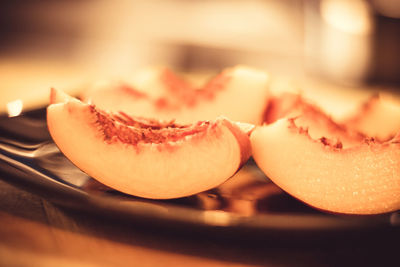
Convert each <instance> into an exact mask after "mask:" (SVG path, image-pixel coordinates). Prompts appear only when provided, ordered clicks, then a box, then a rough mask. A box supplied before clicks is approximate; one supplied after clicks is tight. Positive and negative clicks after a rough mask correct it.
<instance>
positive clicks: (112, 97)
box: [82, 66, 269, 124]
mask: <svg viewBox="0 0 400 267" xmlns="http://www.w3.org/2000/svg"><path fill="white" fill-rule="evenodd" d="M141 76H142V77H139V78H137V79H136V80H138V81H137V82H134V83H133V84H134V85H133V86H127V85H124V84H108V85H103V86H100V87H97V88H95V89H92V90H89V91H88V92H86V94H84V95H83V97H82V99H83V100H84V101H85V102H89V103H93V104H95V105H96V106H98V107H99V108H101V109H105V110H109V111H114V112H118V111H123V112H125V113H127V114H130V115H134V116H145V117H152V118H157V119H162V120H171V119H175V120H176V121H177V122H179V123H193V122H196V121H199V120H213V119H215V118H216V117H218V116H226V117H228V118H229V119H231V120H234V121H241V122H246V123H252V124H260V123H261V122H262V116H263V112H264V110H265V106H266V102H267V98H268V85H269V77H268V75H267V74H266V73H265V72H264V71H259V70H255V69H251V68H247V67H243V66H237V67H235V68H230V69H226V70H224V71H222V72H221V73H220V74H218V75H217V76H215V77H214V78H213V79H211V80H209V81H208V82H207V83H205V84H204V85H203V86H200V87H197V86H195V85H193V84H192V83H191V82H188V81H186V80H185V79H183V78H181V77H180V76H178V75H176V74H174V73H173V72H171V71H169V70H167V69H152V70H149V71H148V72H143V73H142V75H141ZM139 80H140V81H139Z"/></svg>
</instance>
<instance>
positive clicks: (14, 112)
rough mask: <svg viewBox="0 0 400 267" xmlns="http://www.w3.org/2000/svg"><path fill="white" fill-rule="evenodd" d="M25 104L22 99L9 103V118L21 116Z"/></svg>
mask: <svg viewBox="0 0 400 267" xmlns="http://www.w3.org/2000/svg"><path fill="white" fill-rule="evenodd" d="M23 106H24V105H23V102H22V100H21V99H17V100H14V101H11V102H8V103H7V112H8V116H9V117H15V116H18V115H19V114H21V112H22V108H23Z"/></svg>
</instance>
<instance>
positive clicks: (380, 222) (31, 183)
mask: <svg viewBox="0 0 400 267" xmlns="http://www.w3.org/2000/svg"><path fill="white" fill-rule="evenodd" d="M0 177H1V178H2V179H5V180H6V181H7V182H9V183H13V184H15V185H18V186H20V187H22V188H24V189H25V190H28V191H31V192H33V193H36V194H38V195H40V196H42V197H44V198H46V199H48V200H49V201H52V202H54V203H56V204H58V205H62V206H65V207H69V208H73V209H79V210H82V211H85V212H90V214H93V215H95V214H96V215H100V216H106V217H108V218H113V219H118V220H124V221H128V222H132V223H138V224H145V225H146V226H149V225H150V226H154V227H167V228H171V229H180V230H186V231H190V232H191V233H194V232H198V233H202V234H203V233H207V234H210V233H212V234H213V235H222V236H227V235H229V236H230V237H241V238H243V237H245V238H250V239H251V238H266V237H268V238H273V237H275V238H279V239H282V238H283V239H290V240H293V239H295V238H296V237H297V236H299V237H301V238H304V236H307V237H308V238H309V239H310V237H315V238H317V239H321V238H327V237H335V236H338V234H341V235H346V236H350V235H352V234H353V235H354V234H357V235H359V234H360V232H368V233H371V232H374V233H377V232H388V233H392V231H394V230H395V231H396V232H398V229H399V228H400V227H399V225H400V219H399V216H400V215H399V212H394V213H390V214H383V215H377V216H343V215H335V214H327V213H323V212H320V211H317V210H315V209H313V208H311V207H309V206H307V205H305V204H303V203H302V202H300V201H298V200H296V199H294V198H292V197H291V196H289V195H288V194H286V193H285V192H283V191H282V190H281V189H280V188H278V187H277V186H275V185H274V184H273V183H272V182H270V181H269V180H268V178H267V177H265V176H264V175H263V174H262V172H261V171H260V170H259V169H258V168H257V166H256V165H255V164H254V162H253V161H251V160H250V161H249V162H248V163H247V164H246V165H245V166H244V168H242V170H241V171H240V172H238V174H236V175H235V176H234V177H233V178H231V179H230V180H229V181H228V182H226V183H224V184H223V185H221V186H219V187H218V188H215V189H213V190H210V191H207V192H203V193H200V194H197V195H193V196H190V197H185V198H179V199H174V200H147V199H142V198H137V197H133V196H129V195H126V194H123V193H120V192H117V191H115V190H112V189H110V188H108V187H106V186H104V185H102V184H100V183H98V182H96V181H95V180H93V179H92V178H90V177H89V176H87V175H86V174H85V173H83V172H82V171H80V170H79V169H78V168H76V167H75V166H74V165H73V164H72V163H71V162H70V161H69V160H68V159H66V158H65V157H64V156H63V154H62V153H60V151H59V150H58V148H57V147H56V146H55V144H54V143H53V142H52V141H51V138H50V135H49V133H48V131H47V126H46V120H45V110H44V109H40V110H35V111H31V112H27V113H25V114H23V115H20V116H17V117H12V118H8V117H6V116H1V117H0Z"/></svg>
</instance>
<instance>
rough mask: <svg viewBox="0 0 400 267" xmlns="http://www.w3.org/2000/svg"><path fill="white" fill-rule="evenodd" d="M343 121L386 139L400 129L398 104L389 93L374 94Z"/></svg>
mask: <svg viewBox="0 0 400 267" xmlns="http://www.w3.org/2000/svg"><path fill="white" fill-rule="evenodd" d="M345 123H346V124H348V125H351V127H353V128H354V129H357V130H358V131H360V132H362V133H365V134H366V135H368V136H371V137H374V138H376V139H378V140H380V141H387V140H389V139H391V138H393V137H394V136H395V135H396V133H397V132H398V131H400V104H399V102H398V100H397V101H396V100H395V99H394V98H393V97H390V95H387V94H377V95H374V96H372V97H371V98H370V99H369V100H368V101H367V102H366V103H365V104H364V105H363V106H362V107H361V108H360V110H359V112H358V113H357V114H355V115H354V116H353V117H352V118H349V119H348V120H346V121H345Z"/></svg>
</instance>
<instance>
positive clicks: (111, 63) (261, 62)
mask: <svg viewBox="0 0 400 267" xmlns="http://www.w3.org/2000/svg"><path fill="white" fill-rule="evenodd" d="M236 64H247V65H250V66H253V67H258V68H263V69H266V70H268V71H269V72H270V73H271V74H273V75H281V76H282V75H283V76H286V77H293V78H294V79H297V78H298V79H303V78H304V77H307V78H309V77H312V78H315V79H319V80H323V81H326V82H329V83H330V84H335V85H338V86H342V87H349V86H350V87H357V86H366V85H368V86H370V85H372V86H374V85H379V86H381V85H382V86H393V87H398V86H399V85H400V3H399V1H398V0H370V1H365V0H308V1H307V0H286V1H278V0H204V1H200V0H146V1H140V0H112V1H111V0H79V1H78V0H44V1H43V0H42V1H39V0H17V1H11V0H10V1H7V0H6V1H4V0H3V1H0V90H1V103H0V104H1V106H2V107H3V106H4V105H5V104H4V103H8V102H9V101H14V100H15V99H18V98H20V97H23V98H29V99H30V101H31V102H33V103H36V104H38V103H39V102H40V101H42V99H43V95H44V94H47V93H48V89H49V87H50V86H56V87H58V88H61V89H64V88H69V89H70V90H72V89H73V88H78V87H79V86H80V84H83V83H89V82H90V81H91V80H95V79H99V78H102V79H103V78H104V79H107V78H109V77H124V76H127V75H128V76H129V75H130V74H131V73H133V72H134V71H135V69H139V68H143V67H146V66H154V65H167V66H170V67H172V68H174V69H177V70H181V71H199V70H200V71H202V70H206V71H209V70H212V71H214V70H220V69H221V68H224V67H228V66H232V65H236ZM21 90H23V91H24V93H23V96H21Z"/></svg>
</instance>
